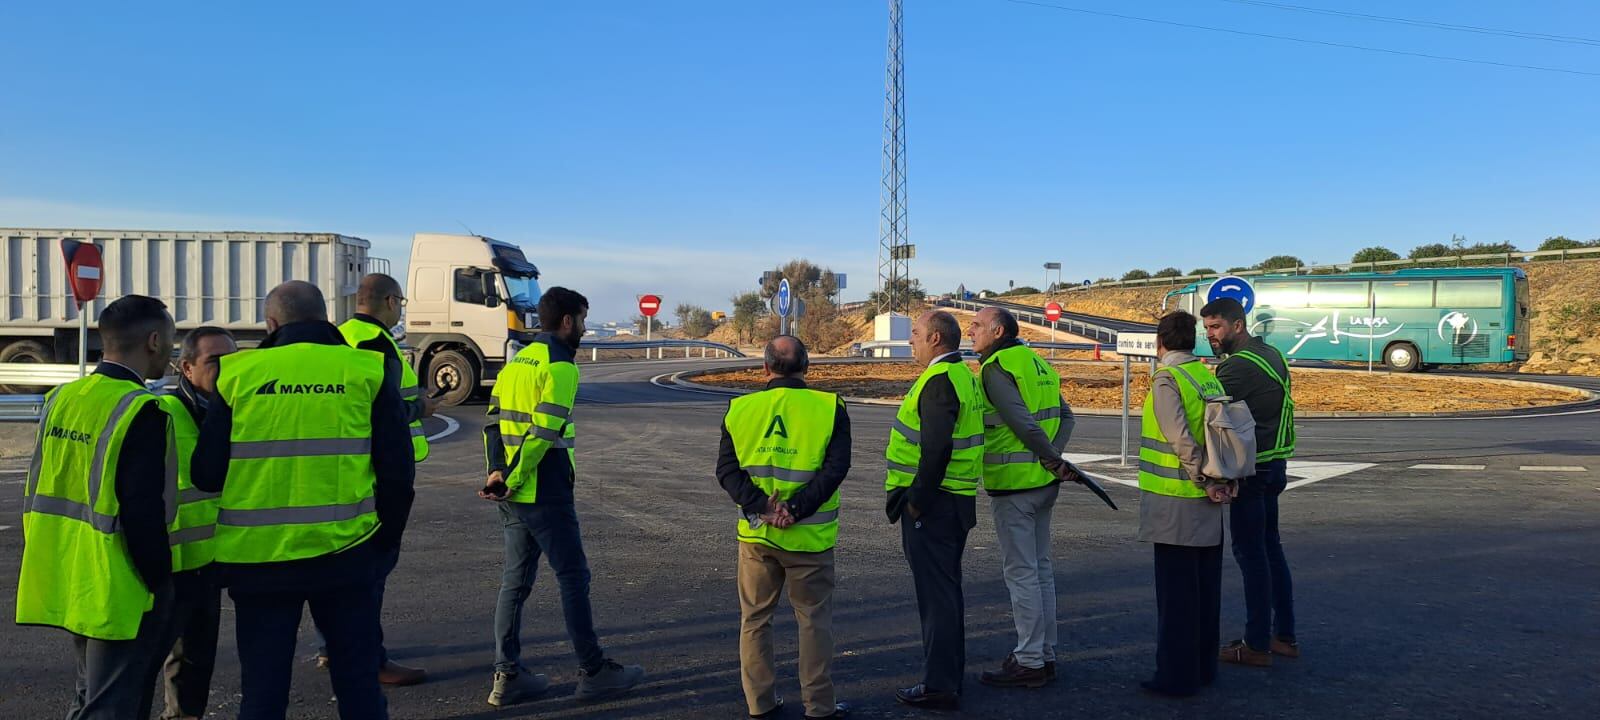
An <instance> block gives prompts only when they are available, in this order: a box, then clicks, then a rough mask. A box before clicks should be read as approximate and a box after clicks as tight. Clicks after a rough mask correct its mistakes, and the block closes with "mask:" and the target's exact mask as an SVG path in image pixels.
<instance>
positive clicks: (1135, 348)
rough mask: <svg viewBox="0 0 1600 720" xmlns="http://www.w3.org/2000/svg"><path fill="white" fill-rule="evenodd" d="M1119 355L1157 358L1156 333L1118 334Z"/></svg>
mask: <svg viewBox="0 0 1600 720" xmlns="http://www.w3.org/2000/svg"><path fill="white" fill-rule="evenodd" d="M1117 354H1118V355H1128V356H1131V357H1155V356H1156V334H1155V333H1130V332H1119V333H1117Z"/></svg>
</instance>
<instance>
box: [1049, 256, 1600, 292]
mask: <svg viewBox="0 0 1600 720" xmlns="http://www.w3.org/2000/svg"><path fill="white" fill-rule="evenodd" d="M1513 258H1520V259H1519V260H1513ZM1538 258H1550V259H1553V260H1594V259H1600V247H1591V248H1576V249H1573V250H1532V251H1529V252H1508V253H1485V254H1479V255H1446V256H1443V257H1432V258H1415V259H1411V258H1401V259H1399V260H1377V261H1373V262H1349V263H1334V264H1331V265H1301V266H1298V267H1292V268H1278V269H1276V270H1240V271H1238V272H1231V273H1212V274H1206V275H1180V276H1169V277H1151V278H1145V279H1142V280H1106V281H1104V282H1097V283H1093V284H1090V285H1087V286H1084V285H1069V286H1066V287H1062V288H1059V289H1058V292H1082V291H1084V290H1093V289H1095V288H1114V287H1148V286H1150V285H1187V284H1189V283H1191V282H1195V281H1197V280H1209V279H1213V278H1219V277H1222V276H1223V275H1238V276H1240V277H1251V276H1255V275H1282V274H1291V275H1315V274H1317V273H1318V272H1329V271H1332V272H1358V271H1363V270H1365V271H1368V272H1376V271H1377V270H1378V269H1379V268H1401V267H1416V266H1429V267H1433V266H1440V265H1450V264H1452V263H1454V264H1455V266H1456V267H1461V266H1462V265H1463V264H1464V263H1477V262H1483V261H1486V260H1488V261H1497V262H1500V263H1502V264H1505V265H1510V264H1512V263H1513V262H1529V261H1532V260H1536V259H1538Z"/></svg>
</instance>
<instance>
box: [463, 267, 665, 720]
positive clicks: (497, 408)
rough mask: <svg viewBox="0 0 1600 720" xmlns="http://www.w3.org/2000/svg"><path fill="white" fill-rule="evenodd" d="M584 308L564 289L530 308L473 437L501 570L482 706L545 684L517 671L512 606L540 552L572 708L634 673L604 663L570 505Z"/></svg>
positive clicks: (518, 625)
mask: <svg viewBox="0 0 1600 720" xmlns="http://www.w3.org/2000/svg"><path fill="white" fill-rule="evenodd" d="M588 315H589V301H588V300H587V299H585V298H584V297H583V296H582V295H579V294H578V293H576V292H573V291H571V290H568V289H566V288H561V287H554V288H550V290H549V291H548V292H546V293H545V294H544V297H543V298H541V299H540V300H539V324H540V327H541V328H543V330H544V332H542V333H540V334H539V335H537V336H536V337H534V339H533V343H532V344H530V345H528V346H527V347H525V348H523V349H522V350H521V351H520V352H518V353H517V355H516V357H515V358H512V360H511V361H510V362H508V363H506V366H505V369H504V370H502V371H500V376H499V377H498V378H497V379H496V381H495V386H494V394H493V395H492V396H491V399H490V401H489V424H488V425H487V426H486V427H485V428H484V430H483V441H484V449H485V453H486V455H487V462H488V469H489V472H488V477H487V480H486V482H485V484H484V487H483V489H481V490H479V491H478V497H481V498H483V499H485V500H490V501H493V502H496V503H498V504H499V506H500V507H499V509H500V520H501V523H502V524H503V525H504V529H505V547H506V566H505V572H504V574H503V575H502V576H501V580H500V598H499V601H498V603H497V604H496V606H495V613H494V630H495V666H494V689H493V690H492V691H491V692H490V693H489V704H490V705H494V706H497V707H498V706H504V705H514V704H516V703H519V702H522V701H525V700H530V699H533V698H535V697H537V696H539V695H541V694H543V693H544V692H545V691H546V690H548V689H549V687H550V680H549V678H547V677H545V676H544V675H542V674H535V673H530V672H529V671H528V670H527V669H526V668H524V667H522V664H521V654H522V607H523V605H524V604H525V603H527V601H528V595H529V593H530V592H532V590H533V578H534V574H535V572H536V571H537V570H538V567H539V556H540V555H541V554H543V555H545V556H548V557H549V559H550V568H551V569H552V570H554V571H555V573H556V582H557V583H559V584H560V585H561V609H562V614H563V615H564V616H565V618H566V623H567V637H568V638H570V639H571V640H572V649H573V652H574V653H575V654H576V655H577V658H578V667H579V670H578V689H577V692H576V693H574V696H575V697H576V698H577V699H578V700H598V699H601V698H603V697H607V696H610V695H614V694H616V693H620V692H623V691H625V690H628V689H630V688H632V687H633V686H635V685H637V684H639V681H640V680H641V679H643V678H644V668H642V667H639V666H638V665H628V666H623V665H619V664H617V663H616V662H614V661H612V660H611V659H610V658H608V657H606V655H605V651H604V650H603V649H602V648H601V647H600V639H599V637H598V636H597V635H596V633H595V630H594V612H593V609H592V608H591V607H590V604H589V561H588V558H587V557H585V556H584V552H583V537H582V535H581V533H580V532H579V528H578V514H577V511H576V510H575V509H574V507H573V484H574V482H573V481H574V472H573V462H572V460H573V453H574V450H573V447H574V440H575V438H576V430H575V428H574V426H573V423H572V406H573V403H574V402H575V401H576V399H577V395H578V366H577V364H576V363H574V362H573V353H575V352H577V350H578V343H579V342H580V341H581V340H582V339H583V333H584V324H583V323H584V319H585V318H587V317H588Z"/></svg>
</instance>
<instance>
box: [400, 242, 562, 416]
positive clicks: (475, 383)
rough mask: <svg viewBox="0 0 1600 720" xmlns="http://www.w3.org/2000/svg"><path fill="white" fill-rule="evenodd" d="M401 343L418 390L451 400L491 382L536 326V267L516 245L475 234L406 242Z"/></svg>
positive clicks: (456, 400)
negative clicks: (407, 256) (407, 259)
mask: <svg viewBox="0 0 1600 720" xmlns="http://www.w3.org/2000/svg"><path fill="white" fill-rule="evenodd" d="M408 279H409V282H407V284H406V289H407V291H406V309H405V321H404V323H403V326H404V330H405V336H404V340H403V342H404V344H405V345H406V346H408V347H409V348H410V353H411V361H412V363H413V364H414V365H415V367H416V369H417V375H418V377H420V378H421V379H422V383H423V385H424V386H426V387H450V388H452V389H451V390H449V391H448V392H446V393H445V394H444V395H443V396H442V397H441V398H440V400H441V401H442V402H443V403H444V404H446V405H457V404H460V403H462V402H465V401H466V400H467V399H469V398H471V397H472V395H473V393H474V392H476V391H477V390H478V389H479V388H484V387H488V386H491V385H493V384H494V379H495V377H497V376H498V375H499V374H500V369H501V368H502V367H505V363H506V360H508V359H509V358H511V357H512V356H514V355H515V354H516V352H517V350H519V349H521V347H522V346H523V345H526V344H528V343H529V342H532V341H533V336H534V334H535V333H536V332H537V331H538V327H539V315H538V310H537V306H538V304H539V298H540V296H541V295H542V292H541V290H540V288H539V268H537V267H534V265H533V263H531V262H528V258H527V256H525V255H523V254H522V248H520V247H517V246H516V245H513V244H511V243H507V242H501V241H499V240H495V239H493V238H488V237H483V236H481V235H446V234H439V233H418V234H417V235H415V236H413V237H412V240H411V265H410V276H409V278H408Z"/></svg>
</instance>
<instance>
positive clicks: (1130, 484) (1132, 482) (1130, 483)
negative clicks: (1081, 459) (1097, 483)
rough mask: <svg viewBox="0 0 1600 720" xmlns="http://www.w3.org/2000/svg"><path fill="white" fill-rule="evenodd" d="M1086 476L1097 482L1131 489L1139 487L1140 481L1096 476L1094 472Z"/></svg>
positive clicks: (1086, 473)
mask: <svg viewBox="0 0 1600 720" xmlns="http://www.w3.org/2000/svg"><path fill="white" fill-rule="evenodd" d="M1113 457H1115V456H1113ZM1084 474H1085V475H1088V476H1089V477H1091V478H1094V479H1096V480H1101V481H1103V482H1113V483H1116V484H1118V485H1127V486H1128V487H1131V488H1136V487H1139V481H1138V480H1123V479H1122V478H1119V477H1111V476H1110V475H1096V474H1094V473H1092V472H1085V473H1084Z"/></svg>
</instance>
